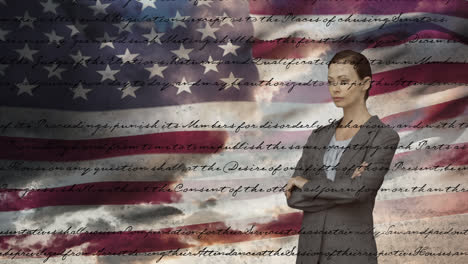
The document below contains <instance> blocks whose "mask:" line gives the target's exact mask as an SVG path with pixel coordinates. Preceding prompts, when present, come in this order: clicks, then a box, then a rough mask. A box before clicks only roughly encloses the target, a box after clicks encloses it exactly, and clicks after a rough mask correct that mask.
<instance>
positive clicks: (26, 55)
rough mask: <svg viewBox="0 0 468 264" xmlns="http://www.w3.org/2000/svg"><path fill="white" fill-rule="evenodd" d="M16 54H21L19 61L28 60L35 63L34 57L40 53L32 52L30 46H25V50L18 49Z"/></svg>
mask: <svg viewBox="0 0 468 264" xmlns="http://www.w3.org/2000/svg"><path fill="white" fill-rule="evenodd" d="M16 52H18V53H19V54H20V57H19V58H18V59H21V58H27V59H28V60H30V61H34V59H33V55H34V54H36V53H38V52H39V51H38V50H32V49H30V48H29V46H28V44H25V45H24V48H23V49H16Z"/></svg>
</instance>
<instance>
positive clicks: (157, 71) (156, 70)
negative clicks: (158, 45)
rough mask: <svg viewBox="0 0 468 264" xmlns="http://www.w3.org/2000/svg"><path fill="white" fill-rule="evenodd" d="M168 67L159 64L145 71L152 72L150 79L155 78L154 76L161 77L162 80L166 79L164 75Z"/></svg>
mask: <svg viewBox="0 0 468 264" xmlns="http://www.w3.org/2000/svg"><path fill="white" fill-rule="evenodd" d="M166 68H167V66H159V65H158V64H154V65H153V66H152V67H149V68H145V70H147V71H149V72H150V77H149V79H151V78H153V76H156V75H157V76H159V77H161V78H164V74H163V73H162V72H163V71H164V70H165V69H166Z"/></svg>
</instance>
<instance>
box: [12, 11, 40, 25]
mask: <svg viewBox="0 0 468 264" xmlns="http://www.w3.org/2000/svg"><path fill="white" fill-rule="evenodd" d="M16 18H17V19H18V20H20V25H19V28H22V27H24V26H28V27H30V28H32V29H34V25H33V23H34V21H35V20H36V19H35V18H34V17H31V16H29V13H28V11H26V12H24V16H22V17H20V16H17V17H16Z"/></svg>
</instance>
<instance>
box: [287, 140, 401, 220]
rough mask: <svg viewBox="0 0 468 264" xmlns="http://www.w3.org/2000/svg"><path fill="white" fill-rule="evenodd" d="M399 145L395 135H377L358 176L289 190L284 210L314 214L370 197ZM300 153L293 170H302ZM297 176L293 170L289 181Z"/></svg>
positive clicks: (319, 180)
mask: <svg viewBox="0 0 468 264" xmlns="http://www.w3.org/2000/svg"><path fill="white" fill-rule="evenodd" d="M399 141H400V137H399V136H398V133H396V132H395V133H393V134H392V135H391V136H388V134H387V135H377V136H376V138H375V139H374V142H373V146H374V147H375V146H378V147H379V148H378V149H377V151H376V152H375V153H374V154H373V155H372V156H370V154H367V155H366V157H365V158H364V161H366V162H367V164H368V165H367V166H366V167H367V168H366V169H365V170H364V171H362V172H361V174H360V176H357V177H354V178H351V177H344V178H340V179H337V180H336V181H331V180H329V179H327V178H324V177H316V178H313V179H311V180H308V181H307V182H306V183H305V184H304V185H303V186H302V188H298V187H295V186H293V189H292V190H291V196H290V197H289V198H288V199H287V203H288V206H290V207H292V208H296V209H300V210H303V211H307V212H318V211H322V210H325V209H328V208H331V207H333V206H335V205H339V204H346V203H355V202H362V201H365V200H367V199H369V198H371V197H373V194H374V193H375V192H377V191H378V189H379V188H380V186H381V185H382V183H383V180H384V176H385V174H386V173H387V171H388V168H389V167H390V164H391V162H392V159H393V155H394V154H395V151H396V147H397V146H398V143H399ZM308 143H309V140H308ZM304 153H305V151H304V152H303V155H302V157H301V158H300V159H299V162H298V164H297V166H296V167H300V168H303V169H304V168H305V160H304V159H305V158H306V157H305V156H304ZM368 153H371V151H369V152H368ZM300 174H301V172H300V170H295V171H294V173H293V176H292V177H296V176H300ZM300 189H302V190H300ZM312 190H313V191H312Z"/></svg>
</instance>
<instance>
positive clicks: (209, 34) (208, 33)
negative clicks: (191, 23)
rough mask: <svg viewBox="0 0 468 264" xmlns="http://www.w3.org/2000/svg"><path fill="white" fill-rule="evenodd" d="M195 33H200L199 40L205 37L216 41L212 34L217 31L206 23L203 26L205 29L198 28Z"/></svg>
mask: <svg viewBox="0 0 468 264" xmlns="http://www.w3.org/2000/svg"><path fill="white" fill-rule="evenodd" d="M197 31H198V32H201V33H202V38H201V40H204V39H205V38H206V37H212V38H213V39H216V36H215V34H214V33H215V31H217V29H214V28H212V27H211V26H210V25H209V24H208V23H206V24H205V28H199V29H197Z"/></svg>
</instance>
